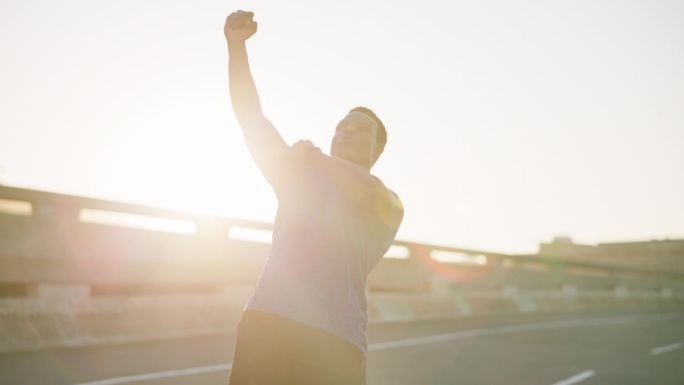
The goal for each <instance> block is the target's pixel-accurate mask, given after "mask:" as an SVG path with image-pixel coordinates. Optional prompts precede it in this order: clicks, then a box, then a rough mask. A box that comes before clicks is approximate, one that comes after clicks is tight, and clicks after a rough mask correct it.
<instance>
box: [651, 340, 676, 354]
mask: <svg viewBox="0 0 684 385" xmlns="http://www.w3.org/2000/svg"><path fill="white" fill-rule="evenodd" d="M681 348H684V344H682V343H681V342H679V343H676V344H672V345H667V346H661V347H659V348H653V349H651V354H652V355H654V356H655V355H658V354H663V353H667V352H672V351H675V350H679V349H681Z"/></svg>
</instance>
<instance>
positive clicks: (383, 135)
mask: <svg viewBox="0 0 684 385" xmlns="http://www.w3.org/2000/svg"><path fill="white" fill-rule="evenodd" d="M354 111H356V112H361V113H363V114H366V115H368V116H370V117H371V118H373V120H375V123H377V124H378V132H377V136H376V138H375V140H376V142H377V143H378V144H379V145H380V154H382V152H383V151H384V150H385V145H386V144H387V130H386V129H385V125H384V124H382V120H380V118H378V116H377V115H375V112H373V111H372V110H371V109H370V108H367V107H356V108H352V109H351V111H349V112H354ZM380 154H378V157H379V156H380Z"/></svg>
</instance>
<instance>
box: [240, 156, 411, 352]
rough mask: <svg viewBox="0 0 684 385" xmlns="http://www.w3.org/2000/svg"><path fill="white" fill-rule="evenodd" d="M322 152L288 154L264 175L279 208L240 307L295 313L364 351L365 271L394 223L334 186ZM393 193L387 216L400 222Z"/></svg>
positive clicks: (385, 242)
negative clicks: (275, 171)
mask: <svg viewBox="0 0 684 385" xmlns="http://www.w3.org/2000/svg"><path fill="white" fill-rule="evenodd" d="M290 151H291V150H290ZM321 157H327V155H325V154H323V153H321V152H320V150H318V149H315V148H314V149H312V150H311V151H309V152H307V154H306V156H303V157H296V158H293V159H291V160H290V158H288V160H287V161H290V162H291V164H289V165H288V164H285V165H283V169H282V170H281V172H283V173H286V175H283V177H279V178H275V177H271V178H267V179H269V182H270V183H271V185H272V186H273V188H274V190H275V192H276V195H277V196H278V202H279V205H278V212H277V215H276V220H275V224H274V230H273V242H272V246H271V251H270V254H269V257H268V259H267V260H266V264H265V266H264V269H263V271H262V273H261V276H260V278H259V281H258V283H257V287H256V289H255V291H254V294H253V295H252V297H251V298H250V300H249V302H248V303H247V306H246V307H245V310H259V311H263V312H268V313H272V314H277V315H280V316H283V317H287V318H290V319H293V320H295V321H298V322H301V323H303V324H306V325H309V326H312V327H315V328H318V329H321V330H323V331H326V332H328V333H331V334H334V335H336V336H339V337H342V338H344V339H347V340H349V341H350V342H352V343H353V344H354V345H356V346H357V347H358V348H359V349H360V350H361V351H363V352H366V350H367V340H366V336H365V330H366V323H367V321H368V314H367V308H366V278H367V276H368V273H369V272H370V271H371V270H372V269H373V268H374V267H375V265H376V264H377V263H378V262H379V261H380V260H381V258H382V257H383V255H384V254H385V252H387V249H388V248H389V247H390V245H391V244H392V241H393V240H394V237H395V235H396V232H397V229H398V223H397V222H396V221H395V223H388V222H392V221H388V220H387V218H388V215H387V213H381V212H379V211H378V210H376V209H374V207H373V205H372V204H371V205H368V204H365V205H361V204H359V203H358V201H357V199H356V198H355V197H354V194H350V193H349V191H346V192H345V191H342V190H341V189H340V188H338V187H337V185H336V184H335V183H333V182H332V180H331V177H330V176H329V175H326V174H325V172H323V171H322V170H321V168H318V167H316V164H317V162H319V161H321V160H322V159H323V158H321ZM368 177H370V178H375V177H373V176H371V175H368ZM376 179H377V178H376ZM392 195H394V193H392ZM394 196H395V197H396V195H394ZM396 201H397V204H396V208H394V210H396V212H394V213H390V215H389V216H392V217H394V218H395V219H396V218H397V216H398V218H399V222H400V221H401V217H402V216H403V209H402V207H401V204H400V202H399V199H398V198H396ZM384 210H386V208H384Z"/></svg>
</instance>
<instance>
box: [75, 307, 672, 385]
mask: <svg viewBox="0 0 684 385" xmlns="http://www.w3.org/2000/svg"><path fill="white" fill-rule="evenodd" d="M678 317H681V314H679V313H671V314H657V315H646V316H626V317H615V318H597V319H571V320H565V321H554V322H541V323H535V324H525V325H515V326H503V327H498V328H489V329H474V330H465V331H462V332H456V333H447V334H438V335H435V336H428V337H418V338H407V339H403V340H396V341H386V342H377V343H374V344H369V345H368V351H375V350H385V349H393V348H399V347H404V346H413V345H421V344H429V343H437V342H444V341H452V340H458V339H463V338H473V337H481V336H487V335H496V334H513V333H524V332H531V331H537V330H549V329H563V328H572V327H581V326H594V325H613V324H623V323H629V322H635V321H641V320H656V321H657V320H667V319H673V318H678ZM232 367H233V363H232V362H229V363H227V364H222V365H213V366H201V367H198V368H189V369H179V370H169V371H166V372H155V373H147V374H139V375H134V376H126V377H115V378H109V379H105V380H99V381H92V382H82V383H79V384H75V385H112V384H125V383H129V382H135V381H143V380H152V379H156V378H167V377H177V376H189V375H193V374H199V373H209V372H218V371H222V370H230V369H231V368H232ZM584 373H587V372H584ZM584 373H581V374H584ZM593 375H594V372H591V375H590V377H591V376H593ZM575 377H577V376H575ZM573 378H574V377H573ZM587 378H588V377H587ZM566 381H567V380H566ZM561 384H572V382H568V383H564V382H558V383H556V384H554V385H561Z"/></svg>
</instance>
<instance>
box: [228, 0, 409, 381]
mask: <svg viewBox="0 0 684 385" xmlns="http://www.w3.org/2000/svg"><path fill="white" fill-rule="evenodd" d="M253 16H254V14H253V13H251V12H243V11H237V12H234V13H232V14H231V15H230V16H228V18H227V19H226V24H225V27H224V33H225V36H226V40H227V43H228V56H229V60H228V77H229V82H230V96H231V101H232V104H233V109H234V111H235V116H236V117H237V121H238V123H239V124H240V127H241V128H242V130H243V133H244V138H245V142H246V144H247V148H248V149H249V151H250V154H251V156H252V158H253V159H254V161H255V163H256V164H257V166H258V167H259V169H260V171H261V173H262V174H263V175H264V177H265V178H266V180H267V181H268V182H269V183H270V184H271V186H272V187H273V190H274V191H275V194H276V197H277V198H278V212H277V215H276V220H275V224H274V229H273V242H272V245H271V251H270V254H269V257H268V259H267V261H266V264H265V266H264V269H263V271H262V273H261V276H260V278H259V281H258V283H257V287H256V289H255V291H254V294H253V295H252V297H251V298H250V300H249V301H248V303H247V305H246V307H245V310H244V312H243V315H242V319H241V321H240V324H239V326H238V331H237V341H236V346H235V357H234V359H233V370H232V372H231V375H230V384H231V385H247V384H249V385H279V384H297V385H307V384H311V385H314V384H315V385H335V384H339V385H357V384H364V383H365V360H366V358H365V353H366V348H367V342H366V337H365V328H366V323H367V320H368V316H367V311H366V293H365V288H366V278H367V275H368V273H369V272H370V271H371V269H372V268H373V267H375V265H376V264H377V263H378V262H379V261H380V259H381V258H382V256H383V255H384V254H385V252H386V251H387V249H388V248H389V247H390V245H391V243H392V241H393V240H394V236H395V234H396V232H397V229H398V227H399V224H400V223H401V220H402V218H403V208H402V205H401V202H400V201H399V198H398V197H397V196H396V195H395V194H394V193H393V192H392V191H390V190H388V189H387V188H386V187H385V186H384V185H383V184H382V182H380V180H379V179H378V178H376V177H374V176H372V175H371V174H370V169H371V167H372V166H373V164H374V163H375V162H376V161H377V160H378V157H379V156H380V154H381V153H382V151H383V149H384V146H385V142H386V140H387V134H386V131H385V127H384V125H383V124H382V122H381V121H380V119H378V117H377V116H376V115H375V114H374V113H373V112H372V111H371V110H369V109H367V108H364V107H357V108H355V109H353V110H351V111H350V112H349V113H348V114H347V116H345V117H344V118H343V119H342V120H341V121H340V122H339V124H338V125H337V128H336V130H335V135H334V137H333V139H332V143H331V148H330V156H328V155H325V154H323V153H322V152H321V151H320V150H319V149H318V148H316V147H314V146H313V144H311V142H308V141H300V142H297V143H295V144H294V145H293V146H291V147H290V146H288V145H287V144H285V141H284V140H283V139H282V137H281V136H280V134H279V133H278V131H277V130H276V129H275V127H274V126H273V125H272V124H271V122H269V121H268V120H267V119H266V118H265V117H264V115H263V113H262V111H261V104H260V101H259V97H258V95H257V91H256V87H255V85H254V80H253V78H252V75H251V73H250V69H249V62H248V58H247V50H246V47H245V41H246V40H247V39H249V38H250V37H251V36H252V35H253V34H254V33H255V32H256V30H257V24H256V22H255V21H254V20H253Z"/></svg>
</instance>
